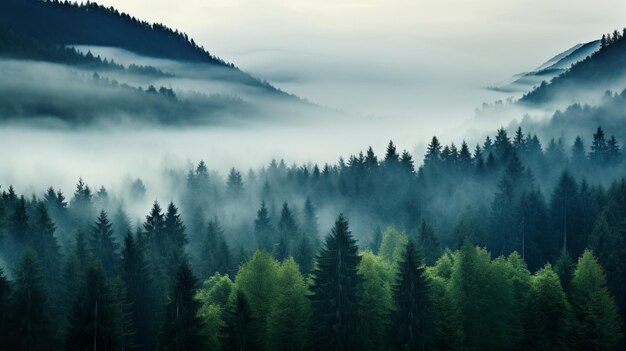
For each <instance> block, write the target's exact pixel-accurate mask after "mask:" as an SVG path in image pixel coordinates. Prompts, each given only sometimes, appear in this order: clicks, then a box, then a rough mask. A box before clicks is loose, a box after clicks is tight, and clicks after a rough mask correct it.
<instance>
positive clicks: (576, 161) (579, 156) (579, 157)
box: [572, 136, 587, 167]
mask: <svg viewBox="0 0 626 351" xmlns="http://www.w3.org/2000/svg"><path fill="white" fill-rule="evenodd" d="M586 161H587V154H586V152H585V143H584V142H583V139H582V138H581V137H580V136H576V140H575V141H574V145H572V164H573V165H574V166H575V167H581V166H584V165H585V163H586Z"/></svg>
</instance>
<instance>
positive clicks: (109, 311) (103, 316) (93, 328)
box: [65, 260, 124, 351]
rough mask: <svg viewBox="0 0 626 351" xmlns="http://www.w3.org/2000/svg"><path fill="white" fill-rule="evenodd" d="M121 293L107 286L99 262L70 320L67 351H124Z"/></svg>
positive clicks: (88, 278) (82, 290)
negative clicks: (121, 350)
mask: <svg viewBox="0 0 626 351" xmlns="http://www.w3.org/2000/svg"><path fill="white" fill-rule="evenodd" d="M122 322H123V314H122V304H121V303H120V300H119V291H117V288H116V287H115V286H114V285H113V284H110V283H109V282H107V279H106V276H105V274H104V272H103V268H102V265H101V264H100V262H99V261H97V260H96V261H94V262H93V263H92V264H91V266H90V267H89V269H88V270H87V273H86V276H85V279H84V283H83V286H82V288H81V289H80V292H79V294H78V297H77V299H76V301H75V302H74V306H73V307H72V313H71V317H70V326H69V329H68V331H67V334H66V342H65V349H66V350H76V351H82V350H96V349H97V350H120V349H121V348H122V334H123V327H124V325H123V324H122Z"/></svg>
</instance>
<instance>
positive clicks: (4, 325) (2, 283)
mask: <svg viewBox="0 0 626 351" xmlns="http://www.w3.org/2000/svg"><path fill="white" fill-rule="evenodd" d="M10 299H11V284H10V283H9V281H8V279H7V277H6V276H5V275H4V269H2V268H1V267H0V350H4V349H5V347H6V345H9V342H10V337H11V318H10V313H11V310H10V307H11V300H10Z"/></svg>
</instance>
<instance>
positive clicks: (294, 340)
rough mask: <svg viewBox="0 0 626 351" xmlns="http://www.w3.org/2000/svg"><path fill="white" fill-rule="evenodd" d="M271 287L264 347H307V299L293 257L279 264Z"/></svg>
mask: <svg viewBox="0 0 626 351" xmlns="http://www.w3.org/2000/svg"><path fill="white" fill-rule="evenodd" d="M275 289H276V294H275V296H274V299H273V301H272V302H271V309H270V312H269V316H268V318H267V339H268V348H269V349H270V350H276V351H280V350H284V351H291V350H307V349H308V347H309V346H310V344H309V343H310V335H309V327H310V325H309V324H310V322H311V302H310V301H309V299H308V297H307V294H308V288H307V284H306V280H305V278H304V277H303V276H302V274H300V271H299V270H298V264H297V263H296V262H295V261H294V260H293V258H289V259H287V260H286V261H284V262H283V263H282V264H281V266H280V268H279V270H278V276H277V279H276V287H275Z"/></svg>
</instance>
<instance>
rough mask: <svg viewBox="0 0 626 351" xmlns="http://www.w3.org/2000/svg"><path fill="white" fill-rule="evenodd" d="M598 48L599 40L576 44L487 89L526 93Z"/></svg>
mask: <svg viewBox="0 0 626 351" xmlns="http://www.w3.org/2000/svg"><path fill="white" fill-rule="evenodd" d="M599 49H600V40H594V41H591V42H588V43H584V44H576V45H574V46H573V47H571V48H569V49H567V50H565V51H563V52H562V53H560V54H558V55H556V56H554V57H552V58H551V59H549V60H548V61H546V62H545V63H543V64H542V65H540V66H539V67H537V68H536V69H535V70H533V71H532V72H525V73H520V74H517V75H515V76H514V77H513V80H512V81H510V82H508V83H504V84H499V85H496V86H493V87H489V88H488V89H491V90H495V91H502V92H506V93H526V92H529V91H531V90H532V89H534V88H535V87H536V86H538V85H539V84H541V82H543V81H549V80H551V79H552V78H554V77H557V76H559V75H560V74H562V73H564V72H565V71H567V69H569V68H570V67H571V66H572V65H574V64H576V63H578V62H579V61H581V60H584V59H585V58H586V57H588V56H590V55H592V54H593V53H594V52H596V51H598V50H599Z"/></svg>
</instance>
